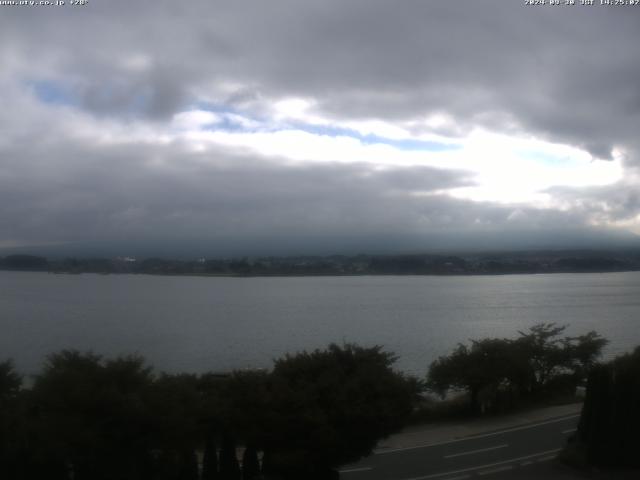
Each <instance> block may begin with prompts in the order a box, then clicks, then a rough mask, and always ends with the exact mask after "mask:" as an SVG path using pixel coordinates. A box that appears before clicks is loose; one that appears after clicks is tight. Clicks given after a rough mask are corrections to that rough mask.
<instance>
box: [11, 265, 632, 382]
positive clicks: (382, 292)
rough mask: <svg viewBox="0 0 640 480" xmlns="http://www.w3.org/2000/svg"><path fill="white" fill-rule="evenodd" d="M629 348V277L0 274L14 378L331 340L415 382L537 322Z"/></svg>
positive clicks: (239, 362) (235, 357) (185, 365)
mask: <svg viewBox="0 0 640 480" xmlns="http://www.w3.org/2000/svg"><path fill="white" fill-rule="evenodd" d="M551 321H553V322H559V323H562V324H569V325H570V328H569V330H568V332H569V333H571V334H578V333H583V332H586V331H588V330H591V329H595V330H597V331H598V332H600V333H601V334H602V335H604V336H605V337H607V338H609V339H610V340H611V344H610V345H609V347H607V352H606V353H607V355H612V354H616V353H620V352H623V351H625V350H628V349H630V348H631V347H633V346H635V345H638V344H640V273H639V272H634V273H607V274H555V275H509V276H482V277H421V276H415V277H414V276H411V277H405V276H402V277H380V276H376V277H304V278H291V277H288V278H200V277H154V276H144V275H140V276H135V275H108V276H101V275H86V274H85V275H52V274H41V273H16V272H0V359H2V358H6V357H12V358H14V360H15V362H16V364H17V366H18V368H19V369H20V370H21V371H23V372H33V371H36V370H38V368H39V366H40V365H41V363H42V361H43V359H44V356H45V355H46V354H48V353H51V352H54V351H57V350H60V349H62V348H76V349H82V350H85V349H92V350H94V351H95V352H97V353H102V354H106V355H115V354H120V353H132V352H138V353H140V354H143V355H144V356H145V357H146V358H147V359H148V360H149V361H150V362H151V363H152V364H154V365H155V366H156V367H157V368H158V369H163V370H168V371H193V372H200V371H204V370H216V371H224V370H229V369H234V368H247V367H270V366H271V364H272V359H274V358H276V357H278V356H280V355H282V354H283V353H285V352H294V351H297V350H303V349H313V348H316V347H324V346H326V345H327V344H328V343H330V342H338V343H341V342H357V343H358V344H361V345H367V346H369V345H375V344H380V345H384V346H385V347H386V348H387V349H388V350H391V351H394V352H396V353H397V354H398V355H399V356H400V359H399V361H398V363H397V367H398V368H400V369H402V370H404V371H407V372H411V373H414V374H419V375H423V374H424V373H425V372H426V369H427V366H428V364H429V362H430V361H431V360H433V359H434V358H435V357H436V356H438V355H442V354H445V353H448V352H449V351H450V350H451V348H453V347H454V346H455V344H456V343H457V342H460V341H466V340H467V339H469V338H481V337H485V336H500V337H502V336H505V337H510V336H514V335H517V331H518V330H522V329H526V328H527V327H529V326H531V325H533V324H535V323H537V322H551Z"/></svg>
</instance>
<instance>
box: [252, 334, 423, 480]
mask: <svg viewBox="0 0 640 480" xmlns="http://www.w3.org/2000/svg"><path fill="white" fill-rule="evenodd" d="M394 361H395V357H394V356H393V355H392V354H390V353H387V352H384V351H382V349H381V348H380V347H373V348H361V347H358V346H355V345H344V346H342V347H341V346H338V345H330V346H329V348H328V349H326V350H316V351H314V352H311V353H307V352H303V353H299V354H297V355H293V356H291V355H287V356H286V357H285V358H283V359H280V360H278V361H276V364H275V368H274V370H273V374H272V387H271V400H270V403H271V405H270V408H269V412H270V414H271V415H272V417H271V419H270V420H271V422H272V424H273V428H271V429H268V430H267V432H268V435H267V436H266V437H265V438H264V439H263V441H264V450H265V455H267V456H268V457H269V462H271V467H272V468H273V469H274V470H278V469H279V468H280V467H282V466H283V465H286V466H287V468H288V469H289V473H288V474H289V475H290V476H291V475H294V474H295V473H294V472H296V471H297V472H298V473H299V472H313V471H320V470H323V469H327V468H331V467H335V466H338V465H341V464H343V463H347V462H351V461H355V460H357V459H359V458H361V457H362V456H364V455H368V454H369V453H371V451H372V449H373V447H374V446H375V445H376V443H377V442H378V441H379V440H380V439H382V438H384V437H386V436H388V435H390V434H391V433H393V432H394V431H396V430H398V429H400V428H401V427H402V426H403V424H404V422H405V421H406V419H407V418H408V416H409V414H410V413H411V411H412V407H413V404H414V400H415V397H416V395H417V393H418V383H417V381H414V380H412V379H409V378H406V377H404V376H403V375H401V374H399V373H396V372H394V371H393V370H392V368H391V366H392V364H393V362H394Z"/></svg>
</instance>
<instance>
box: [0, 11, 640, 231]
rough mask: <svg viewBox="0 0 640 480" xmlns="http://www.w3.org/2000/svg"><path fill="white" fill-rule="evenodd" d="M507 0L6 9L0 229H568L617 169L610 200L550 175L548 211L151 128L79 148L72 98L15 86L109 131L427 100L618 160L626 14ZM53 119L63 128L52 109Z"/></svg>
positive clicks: (391, 115) (403, 110)
mask: <svg viewBox="0 0 640 480" xmlns="http://www.w3.org/2000/svg"><path fill="white" fill-rule="evenodd" d="M522 3H523V2H512V1H482V2H478V1H467V2H444V1H434V2H425V1H417V0H407V1H403V2H399V3H398V2H396V3H392V2H388V1H382V0H351V1H348V2H344V1H338V0H327V1H319V2H300V1H299V0H277V1H270V2H262V1H260V2H259V1H245V0H239V1H234V2H229V1H224V2H223V1H210V0H207V1H204V0H203V1H192V2H188V3H184V2H182V3H180V2H174V1H172V2H169V1H159V0H153V1H139V2H125V1H123V0H110V1H106V0H104V1H93V2H91V4H90V5H88V6H86V7H82V8H18V7H15V8H11V9H9V8H3V10H2V15H1V16H0V40H2V41H1V42H0V87H2V89H1V90H0V100H2V101H3V110H2V112H1V113H0V127H2V130H1V131H0V132H1V133H0V226H1V230H2V231H3V232H4V233H3V234H2V238H3V239H14V240H16V241H20V242H35V241H43V240H49V241H69V240H78V239H96V238H103V239H104V238H107V239H108V238H111V239H117V238H120V239H126V238H134V237H135V238H149V237H158V236H160V237H161V236H168V235H177V236H208V237H210V238H213V237H216V236H222V235H224V236H230V237H238V236H243V235H244V236H246V235H259V234H269V235H276V234H277V235H283V236H284V235H334V236H335V235H343V236H348V235H359V236H361V237H366V236H367V235H370V236H375V235H381V234H382V233H383V232H389V231H393V232H397V233H398V234H404V235H424V234H427V233H434V234H435V233H442V232H445V233H446V232H448V233H449V234H450V235H458V234H460V235H470V234H471V233H472V232H516V231H519V232H522V231H524V232H531V231H536V232H545V231H546V232H555V231H563V229H564V230H566V229H573V228H575V229H580V228H582V227H583V226H584V225H586V224H587V223H588V222H589V215H590V214H591V213H593V212H594V211H595V212H596V213H598V214H600V210H598V205H599V204H598V202H601V203H602V202H613V203H615V204H616V205H619V207H616V208H619V209H620V212H627V211H628V212H632V211H634V208H635V206H634V205H635V203H634V202H633V201H632V191H633V188H634V186H635V185H636V184H635V183H634V182H626V183H624V182H623V184H622V186H623V187H624V189H623V190H624V191H625V192H627V193H628V197H626V199H625V198H624V197H623V198H621V199H619V195H620V193H619V192H620V191H619V190H617V189H616V188H611V189H585V190H573V191H571V192H570V193H568V192H569V191H568V190H564V191H563V190H553V191H552V193H553V195H558V198H560V199H562V200H564V201H567V202H570V203H571V205H572V209H571V210H568V211H563V212H560V211H553V210H536V209H532V208H530V207H526V206H505V205H496V204H489V203H474V202H471V201H463V200H458V199H454V198H451V197H448V196H446V195H441V194H440V193H438V191H439V190H442V189H448V188H452V187H458V186H464V185H469V184H471V183H473V181H474V179H473V177H472V176H470V175H469V174H468V173H465V172H459V171H452V170H436V169H430V168H413V169H408V168H405V169H387V170H378V169H375V168H373V167H371V166H365V165H349V166H346V165H337V164H326V165H307V166H301V165H297V166H292V165H290V164H285V163H283V162H281V161H279V160H278V159H269V160H266V159H264V158H258V157H257V156H256V157H248V156H246V155H245V156H244V157H240V156H238V154H236V153H232V152H229V151H228V150H223V149H213V150H212V151H211V152H208V153H207V154H206V155H205V154H194V153H190V152H189V151H188V149H185V148H184V147H182V146H181V145H180V144H178V143H170V144H169V145H166V144H165V145H163V144H160V143H158V142H154V141H149V142H144V141H138V140H135V141H130V140H124V141H121V142H120V143H118V142H112V143H108V144H104V143H95V144H94V142H95V132H94V134H92V135H94V136H92V135H85V136H83V135H81V133H82V131H83V128H82V125H81V124H82V120H78V117H77V115H79V114H77V115H76V114H74V113H68V112H67V113H65V114H64V115H60V116H58V115H59V111H57V110H48V109H47V107H46V106H42V105H40V106H38V105H34V104H32V103H29V101H26V100H25V101H24V103H22V104H21V103H19V102H18V101H17V100H16V99H15V97H20V96H21V95H22V96H24V95H25V94H26V92H28V91H29V89H33V87H32V86H33V85H34V84H39V85H45V86H46V85H48V88H49V90H50V92H55V91H57V90H59V91H62V90H64V96H65V98H63V99H58V100H62V101H63V103H64V101H67V102H68V103H70V104H72V105H74V106H75V105H77V106H79V107H80V108H81V109H82V110H84V111H86V112H88V114H89V115H90V116H91V117H92V119H93V120H95V121H96V122H99V121H103V122H111V123H105V124H104V134H105V135H124V136H126V132H127V128H128V127H127V126H128V125H129V124H128V123H127V122H130V121H132V120H135V119H138V120H140V121H142V122H147V123H148V124H149V125H150V126H151V127H154V126H156V127H157V126H161V125H163V124H165V122H166V121H167V120H168V119H170V118H171V115H172V114H174V113H176V112H178V111H182V110H184V109H185V108H186V107H187V106H189V105H193V104H195V103H198V102H200V101H202V100H206V101H208V102H210V103H212V104H219V105H226V106H228V107H233V108H234V109H236V110H238V111H242V110H247V111H248V112H250V113H256V114H260V113H263V114H265V115H266V113H267V112H268V111H269V107H270V104H271V102H272V101H273V100H276V99H280V98H286V97H292V96H300V97H306V98H310V99H313V100H314V101H315V108H316V110H317V113H320V114H323V115H324V116H326V117H328V118H330V119H333V120H334V121H336V122H339V121H344V120H383V121H389V122H392V123H393V122H399V123H403V122H410V124H411V128H412V129H413V131H414V132H415V133H422V132H426V131H427V130H428V129H427V127H425V126H422V125H421V124H420V120H421V119H424V118H425V117H426V116H428V115H430V114H436V113H443V114H446V115H448V116H449V117H450V118H451V119H452V122H451V124H447V125H442V126H439V127H438V128H439V129H440V132H441V133H445V134H450V135H463V134H464V133H465V132H467V131H469V130H470V129H471V128H473V127H474V126H484V127H488V128H490V129H492V130H494V131H498V132H506V133H508V132H518V133H523V132H524V133H526V134H531V135H534V136H540V137H543V138H547V139H550V140H553V141H558V142H562V143H569V144H572V145H577V146H580V147H582V148H585V149H587V150H588V151H590V152H591V153H592V154H593V155H595V156H596V157H599V158H603V159H607V158H610V157H611V152H612V149H613V148H614V147H617V148H619V149H622V150H623V151H625V152H626V165H627V167H628V168H631V167H632V166H633V165H635V164H637V163H638V147H639V144H638V141H637V139H636V137H637V125H638V124H639V122H640V89H639V88H638V78H640V49H638V48H637V45H638V41H639V40H640V28H639V27H640V10H639V9H637V8H636V9H634V8H633V7H620V8H612V7H611V8H608V7H601V6H594V7H581V6H575V7H550V6H544V7H526V6H524V5H523V4H522ZM38 82H39V83H38ZM35 94H36V96H38V95H39V96H40V100H42V101H44V102H47V101H51V98H48V99H47V98H45V96H43V95H42V92H40V93H39V94H38V92H35ZM49 97H51V95H49ZM66 120H70V122H69V125H68V127H67V128H65V126H63V125H58V124H59V123H60V122H64V121H66ZM411 122H412V123H411ZM113 124H115V125H116V126H117V125H119V126H120V127H119V128H120V130H118V133H113V132H114V125H113ZM52 125H56V128H53V129H52V128H51V126H52ZM151 127H150V128H151ZM87 128H92V129H93V130H95V129H96V128H97V127H96V125H93V126H91V127H87ZM479 161H481V159H479ZM589 202H591V203H589ZM614 211H617V210H615V209H614ZM606 213H607V209H606V208H603V209H602V213H601V214H602V215H603V216H605V217H606ZM623 216H624V215H623V214H622V213H620V217H621V218H622V217H623ZM625 218H627V217H625ZM7 232H8V233H7Z"/></svg>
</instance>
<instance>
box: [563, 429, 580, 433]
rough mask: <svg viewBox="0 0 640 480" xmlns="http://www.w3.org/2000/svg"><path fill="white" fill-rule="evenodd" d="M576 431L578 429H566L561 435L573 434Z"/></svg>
mask: <svg viewBox="0 0 640 480" xmlns="http://www.w3.org/2000/svg"><path fill="white" fill-rule="evenodd" d="M576 430H578V429H577V428H569V429H567V430H562V433H573V432H575V431H576Z"/></svg>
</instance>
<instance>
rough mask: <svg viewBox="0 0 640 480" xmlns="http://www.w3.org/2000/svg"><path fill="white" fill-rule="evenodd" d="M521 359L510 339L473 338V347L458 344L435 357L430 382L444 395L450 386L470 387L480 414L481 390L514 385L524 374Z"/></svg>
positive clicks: (472, 405) (473, 407)
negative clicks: (450, 350) (451, 349)
mask: <svg viewBox="0 0 640 480" xmlns="http://www.w3.org/2000/svg"><path fill="white" fill-rule="evenodd" d="M518 359H519V356H518V355H516V353H515V349H514V344H513V342H512V341H510V340H506V339H498V338H490V339H484V340H472V341H471V346H470V347H467V346H466V345H463V344H458V347H457V348H456V349H455V350H454V351H453V353H451V354H450V355H448V356H442V357H439V358H438V359H437V360H435V361H434V362H433V363H432V364H431V365H430V367H429V373H428V381H427V385H428V387H429V388H430V389H431V390H432V391H434V392H436V393H438V394H440V395H441V396H444V395H445V394H446V393H447V391H449V390H450V389H454V390H466V391H467V392H468V393H469V407H470V410H471V412H473V413H480V412H481V411H482V410H483V405H482V402H481V399H480V396H481V393H483V392H487V391H490V390H493V391H496V390H498V389H499V388H501V387H505V386H506V387H511V386H512V385H513V384H514V382H515V380H516V379H517V378H518V377H519V376H520V375H521V369H522V365H521V363H520V362H519V361H518Z"/></svg>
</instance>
